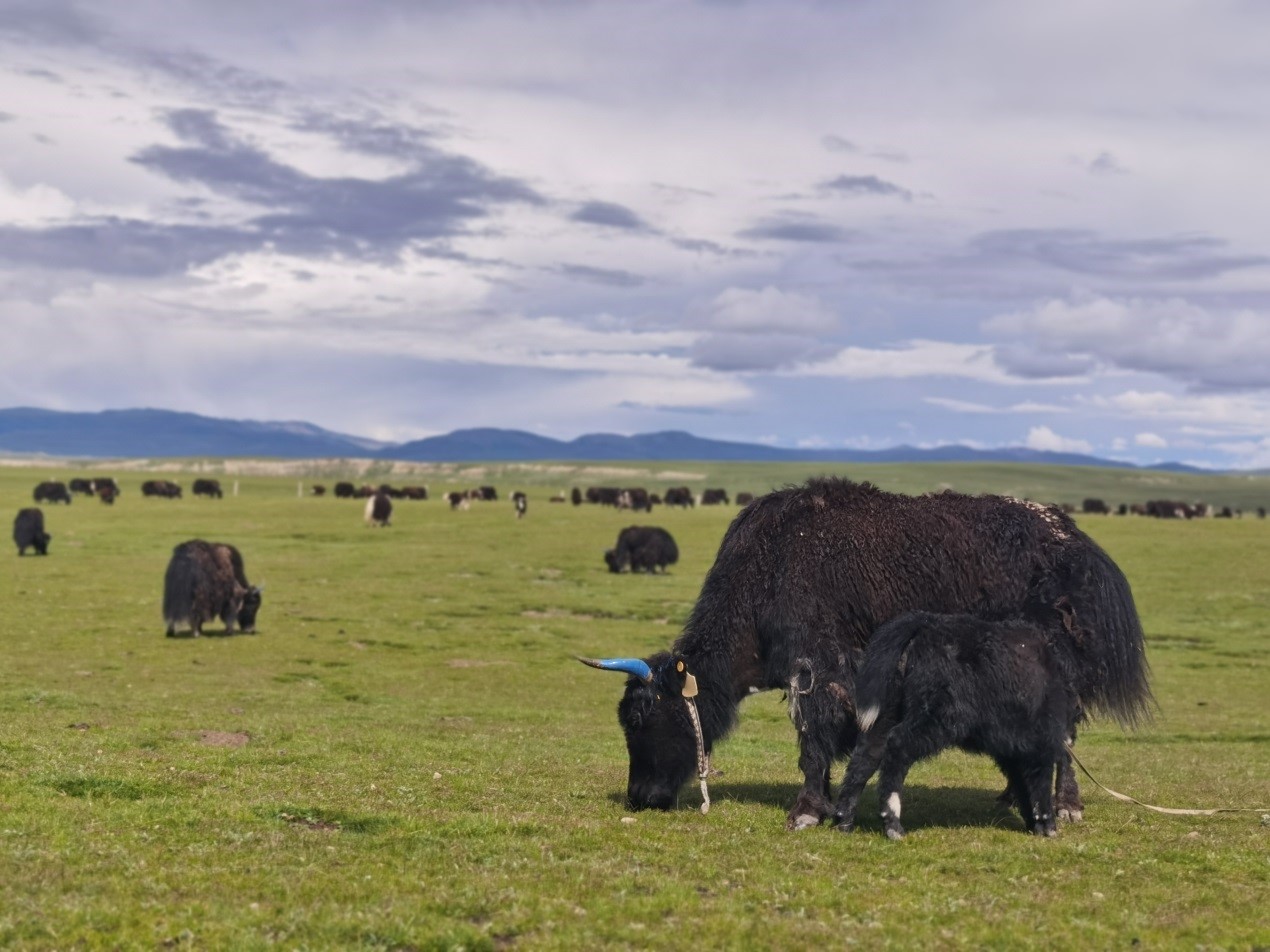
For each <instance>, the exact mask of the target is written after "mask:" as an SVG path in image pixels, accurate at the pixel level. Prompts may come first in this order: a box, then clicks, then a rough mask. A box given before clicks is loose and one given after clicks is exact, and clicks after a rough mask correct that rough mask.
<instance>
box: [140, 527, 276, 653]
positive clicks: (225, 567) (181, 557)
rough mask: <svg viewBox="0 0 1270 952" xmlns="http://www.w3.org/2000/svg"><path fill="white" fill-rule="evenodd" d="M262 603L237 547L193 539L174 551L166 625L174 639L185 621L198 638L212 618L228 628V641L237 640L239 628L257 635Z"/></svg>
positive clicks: (166, 598) (166, 591)
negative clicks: (177, 627)
mask: <svg viewBox="0 0 1270 952" xmlns="http://www.w3.org/2000/svg"><path fill="white" fill-rule="evenodd" d="M261 601H262V597H261V593H260V589H259V588H258V587H256V586H254V585H251V584H250V583H248V581H247V575H246V573H245V571H244V568H243V557H242V554H241V553H240V552H239V551H238V549H236V548H235V547H234V546H232V545H227V544H225V543H223V542H205V541H203V540H202V539H191V540H190V541H189V542H182V543H181V544H180V545H178V546H177V547H176V548H175V549H173V550H172V559H171V561H170V562H168V569H167V573H166V574H165V575H164V577H163V620H164V621H165V622H166V623H167V635H168V637H169V638H171V637H173V636H175V635H176V626H177V625H178V624H179V623H180V622H183V621H188V622H189V623H190V631H191V633H192V634H193V635H194V636H195V637H197V636H198V635H199V634H201V633H202V630H203V623H204V622H207V621H211V620H212V619H213V618H220V619H221V620H222V621H223V622H224V623H225V634H227V635H230V634H233V632H234V624H235V623H237V624H238V626H239V627H240V628H241V629H242V630H243V631H245V632H253V631H255V630H256V614H257V613H258V612H259V611H260V603H261Z"/></svg>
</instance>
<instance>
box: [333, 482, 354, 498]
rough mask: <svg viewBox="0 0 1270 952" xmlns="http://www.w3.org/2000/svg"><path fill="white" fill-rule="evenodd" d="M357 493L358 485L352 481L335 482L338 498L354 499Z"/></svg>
mask: <svg viewBox="0 0 1270 952" xmlns="http://www.w3.org/2000/svg"><path fill="white" fill-rule="evenodd" d="M355 495H357V487H356V486H354V485H353V484H352V483H348V482H340V483H336V484H335V498H336V499H352V498H353V497H354V496H355Z"/></svg>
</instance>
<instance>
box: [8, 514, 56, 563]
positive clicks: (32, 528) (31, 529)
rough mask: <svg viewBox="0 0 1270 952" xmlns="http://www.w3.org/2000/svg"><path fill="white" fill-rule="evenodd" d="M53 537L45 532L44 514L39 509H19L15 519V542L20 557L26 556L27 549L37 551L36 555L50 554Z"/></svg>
mask: <svg viewBox="0 0 1270 952" xmlns="http://www.w3.org/2000/svg"><path fill="white" fill-rule="evenodd" d="M52 539H53V537H52V536H51V535H49V534H48V533H47V532H45V531H44V513H43V512H41V511H40V510H39V509H34V508H32V509H19V510H18V514H17V516H15V517H14V519H13V541H14V542H15V543H17V546H18V555H26V550H27V549H35V554H36V555H48V554H49V542H50V541H52Z"/></svg>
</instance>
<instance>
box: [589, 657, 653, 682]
mask: <svg viewBox="0 0 1270 952" xmlns="http://www.w3.org/2000/svg"><path fill="white" fill-rule="evenodd" d="M578 660H579V661H581V662H582V663H583V664H585V665H590V666H591V667H592V668H599V669H601V670H602V671H622V672H625V673H626V674H630V675H634V676H635V677H637V678H639V679H640V680H641V681H651V680H652V679H653V669H652V668H650V667H649V666H648V662H647V661H644V660H643V659H641V658H578Z"/></svg>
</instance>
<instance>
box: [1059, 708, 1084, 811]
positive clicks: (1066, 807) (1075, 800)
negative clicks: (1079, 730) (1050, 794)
mask: <svg viewBox="0 0 1270 952" xmlns="http://www.w3.org/2000/svg"><path fill="white" fill-rule="evenodd" d="M1075 735H1076V732H1075V731H1072V742H1073V743H1075V741H1076V736H1075ZM1054 806H1055V807H1056V808H1057V812H1058V817H1059V819H1061V820H1070V821H1071V822H1072V823H1079V822H1080V821H1081V820H1082V819H1083V818H1084V816H1085V801H1084V800H1082V799H1081V798H1080V786H1079V784H1077V783H1076V768H1075V766H1074V765H1073V764H1072V755H1071V754H1069V753H1068V752H1067V751H1066V750H1064V751H1063V752H1062V753H1060V754H1059V755H1058V771H1057V775H1056V776H1055V778H1054Z"/></svg>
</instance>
